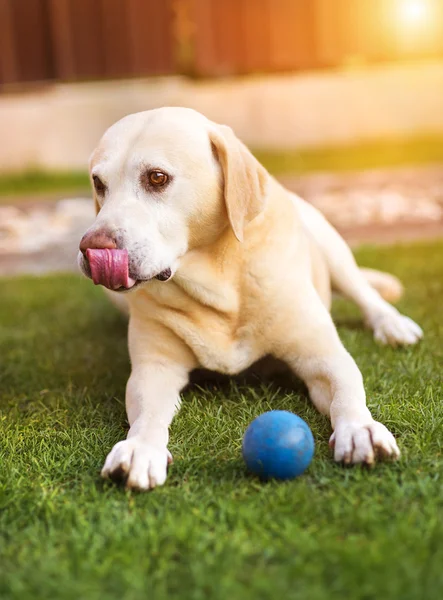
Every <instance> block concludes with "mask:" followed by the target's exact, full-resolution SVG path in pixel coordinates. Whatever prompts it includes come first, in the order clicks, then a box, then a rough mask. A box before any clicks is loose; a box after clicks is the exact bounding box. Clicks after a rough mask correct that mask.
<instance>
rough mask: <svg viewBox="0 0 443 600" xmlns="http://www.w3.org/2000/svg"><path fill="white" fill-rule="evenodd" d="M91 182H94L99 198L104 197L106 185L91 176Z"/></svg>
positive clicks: (98, 178) (96, 177)
mask: <svg viewBox="0 0 443 600" xmlns="http://www.w3.org/2000/svg"><path fill="white" fill-rule="evenodd" d="M92 181H93V182H94V188H95V191H96V192H97V194H98V195H99V196H104V195H105V192H106V185H105V184H104V183H103V181H102V180H101V179H100V177H98V175H93V177H92Z"/></svg>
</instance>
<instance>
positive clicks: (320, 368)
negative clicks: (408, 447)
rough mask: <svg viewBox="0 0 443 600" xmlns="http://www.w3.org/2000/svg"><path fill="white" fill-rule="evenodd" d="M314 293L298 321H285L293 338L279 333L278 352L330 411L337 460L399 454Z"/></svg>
mask: <svg viewBox="0 0 443 600" xmlns="http://www.w3.org/2000/svg"><path fill="white" fill-rule="evenodd" d="M312 296H313V295H311V297H310V298H309V296H307V299H308V300H309V306H306V305H305V307H297V316H296V317H295V320H294V322H293V323H286V324H285V328H284V329H285V331H288V332H289V331H291V330H292V332H293V336H294V339H280V341H279V343H278V348H277V349H276V352H275V353H276V354H277V355H278V356H279V358H281V359H282V360H285V361H286V362H287V364H288V365H289V366H290V367H291V368H292V369H293V371H294V372H295V373H296V374H297V375H298V376H299V377H301V379H303V380H304V382H305V383H306V385H307V387H308V390H309V393H310V396H311V399H312V401H313V403H314V404H315V406H316V407H317V408H318V410H319V411H320V412H323V413H325V414H327V415H328V416H329V417H330V419H331V424H332V428H333V434H332V436H331V440H330V444H331V446H332V447H334V459H335V460H336V461H339V462H344V463H367V464H371V463H372V462H374V460H375V458H377V457H391V458H397V457H398V456H399V454H400V452H399V450H398V447H397V444H396V442H395V439H394V437H393V436H392V434H391V433H390V432H389V431H388V429H386V427H385V426H384V425H382V424H381V423H378V422H376V421H374V419H373V418H372V416H371V413H370V412H369V409H368V408H367V406H366V396H365V390H364V387H363V379H362V376H361V373H360V370H359V369H358V367H357V365H356V364H355V362H354V360H353V358H352V357H351V356H350V354H349V353H348V352H347V351H346V350H345V348H344V347H343V345H342V343H341V341H340V339H339V337H338V334H337V332H336V330H335V327H334V324H333V322H332V319H331V317H330V315H329V313H328V312H327V310H326V308H325V307H324V306H323V304H322V303H321V301H320V299H318V298H314V297H312Z"/></svg>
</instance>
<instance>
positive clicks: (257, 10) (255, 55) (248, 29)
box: [242, 0, 272, 71]
mask: <svg viewBox="0 0 443 600" xmlns="http://www.w3.org/2000/svg"><path fill="white" fill-rule="evenodd" d="M271 15H272V0H243V10H242V28H243V31H242V36H243V39H244V53H243V64H242V70H243V71H265V70H268V69H269V67H270V64H271V62H272V61H271V56H270V54H271V31H270V21H271Z"/></svg>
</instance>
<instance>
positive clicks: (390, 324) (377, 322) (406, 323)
mask: <svg viewBox="0 0 443 600" xmlns="http://www.w3.org/2000/svg"><path fill="white" fill-rule="evenodd" d="M369 325H370V327H371V328H372V329H373V331H374V338H375V340H376V341H377V342H380V344H389V345H391V346H411V345H412V344H416V343H417V342H418V341H419V340H420V339H421V338H422V337H423V331H422V329H421V327H419V325H417V323H415V322H414V321H413V320H412V319H410V318H409V317H405V316H404V315H401V314H400V313H399V312H397V311H396V310H395V309H394V310H393V311H392V313H391V312H389V313H387V314H385V315H380V316H378V317H376V318H374V319H373V320H371V322H370V323H369Z"/></svg>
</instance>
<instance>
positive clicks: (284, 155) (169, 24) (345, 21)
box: [0, 0, 443, 273]
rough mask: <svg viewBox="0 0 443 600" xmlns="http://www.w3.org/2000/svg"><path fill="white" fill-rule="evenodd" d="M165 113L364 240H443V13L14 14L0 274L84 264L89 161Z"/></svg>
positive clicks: (245, 5) (265, 2) (155, 1)
mask: <svg viewBox="0 0 443 600" xmlns="http://www.w3.org/2000/svg"><path fill="white" fill-rule="evenodd" d="M164 105H173V106H174V105H175V106H177V105H178V106H189V107H192V108H195V109H197V110H199V111H201V112H203V113H204V114H205V115H206V116H208V117H209V118H211V119H213V120H215V121H218V122H221V123H226V124H229V125H231V126H232V127H233V128H234V130H235V131H236V133H237V135H238V136H239V137H240V138H241V139H242V140H243V141H244V142H245V143H246V144H248V145H249V147H250V148H251V149H252V151H253V152H254V153H255V154H256V155H257V157H258V158H259V159H260V160H261V161H262V162H263V163H264V164H265V166H266V167H267V168H268V169H269V170H270V171H271V172H272V173H273V174H275V175H276V176H277V177H279V178H280V179H281V181H282V182H283V183H284V184H285V185H287V186H288V187H290V188H291V189H293V190H295V191H297V192H299V193H301V194H303V195H304V196H305V197H307V198H308V199H309V200H310V201H312V202H313V203H315V204H316V205H317V206H319V207H320V208H321V209H322V210H323V212H325V213H326V215H327V216H328V218H329V219H330V220H331V221H332V222H333V223H334V224H335V225H336V226H337V227H338V228H339V229H340V231H341V232H342V233H343V235H345V237H346V238H347V239H348V240H349V241H350V242H351V243H360V242H361V241H367V240H369V241H379V242H383V241H393V240H397V239H404V238H408V239H410V238H414V237H429V236H439V235H441V232H442V231H443V227H442V219H443V191H442V188H443V168H442V165H443V0H0V134H1V140H2V143H1V145H0V194H1V196H0V273H10V272H27V271H32V272H45V271H48V270H53V269H64V268H75V260H74V257H75V248H76V246H77V244H78V240H79V238H80V236H81V233H82V232H83V230H84V229H85V228H86V227H87V226H89V224H90V222H91V220H92V218H93V213H92V207H91V204H90V202H86V199H88V198H89V195H90V194H89V187H88V178H87V161H88V157H89V155H90V153H91V151H92V149H93V148H94V146H95V144H96V143H97V141H98V139H99V138H100V137H101V135H102V133H103V132H104V130H105V129H106V128H107V127H108V126H109V125H111V124H112V123H113V122H115V121H116V120H117V119H119V118H121V117H122V116H124V115H126V114H128V113H131V112H137V111H141V110H146V109H150V108H155V107H158V106H164ZM54 249H57V252H54Z"/></svg>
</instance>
